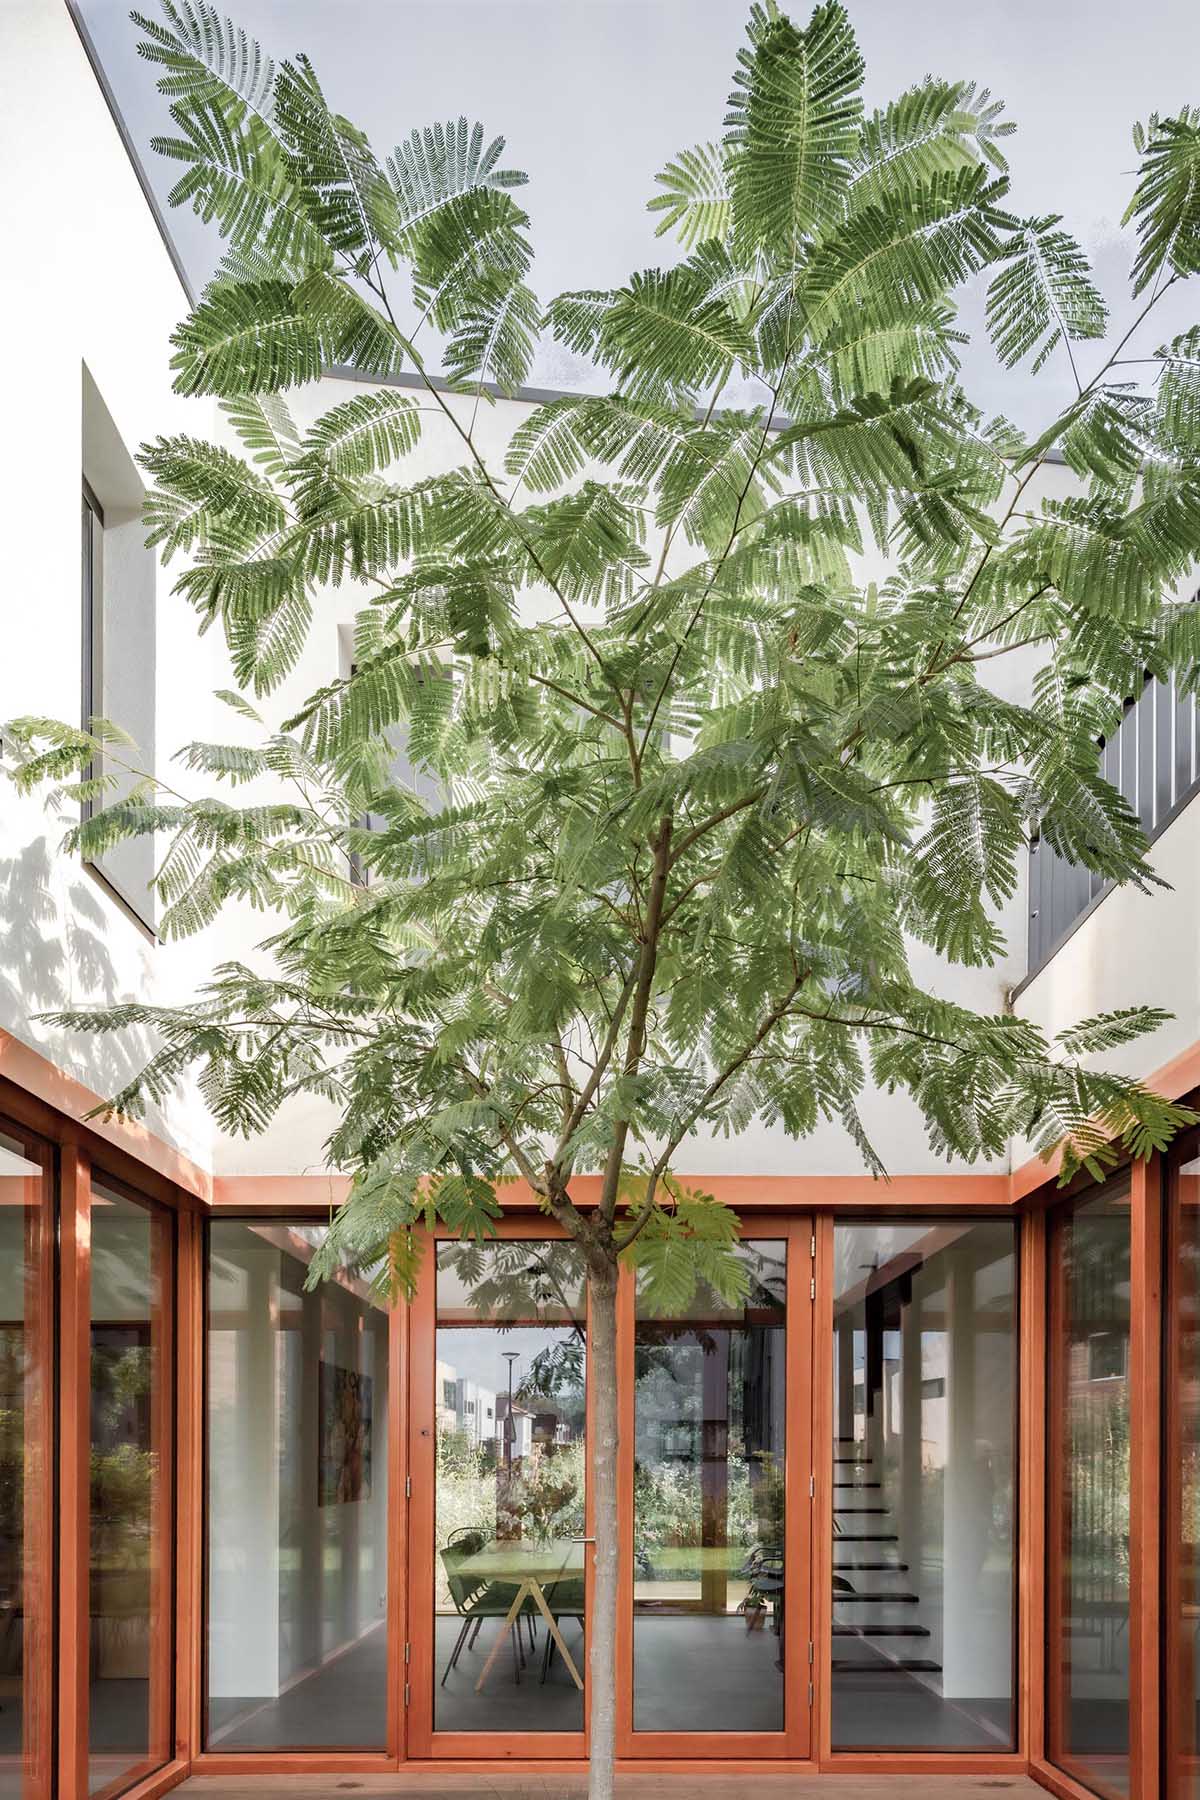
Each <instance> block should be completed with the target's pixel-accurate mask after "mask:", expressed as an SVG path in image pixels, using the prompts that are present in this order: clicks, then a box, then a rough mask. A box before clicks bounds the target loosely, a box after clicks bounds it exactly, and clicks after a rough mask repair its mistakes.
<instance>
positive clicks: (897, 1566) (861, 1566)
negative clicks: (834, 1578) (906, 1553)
mask: <svg viewBox="0 0 1200 1800" xmlns="http://www.w3.org/2000/svg"><path fill="white" fill-rule="evenodd" d="M854 1570H857V1571H858V1573H859V1574H860V1575H864V1574H866V1573H867V1572H868V1571H870V1573H872V1574H875V1575H878V1574H879V1573H880V1572H881V1571H883V1570H886V1571H887V1573H888V1574H889V1575H907V1574H908V1564H907V1563H834V1565H833V1572H834V1574H835V1575H847V1574H850V1573H851V1572H852V1571H854Z"/></svg>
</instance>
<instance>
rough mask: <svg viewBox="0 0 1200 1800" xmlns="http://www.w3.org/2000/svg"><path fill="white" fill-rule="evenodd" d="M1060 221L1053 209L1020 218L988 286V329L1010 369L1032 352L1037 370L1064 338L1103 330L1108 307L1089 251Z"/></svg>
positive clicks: (1074, 340) (1092, 335) (1093, 335)
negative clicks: (1095, 278)
mask: <svg viewBox="0 0 1200 1800" xmlns="http://www.w3.org/2000/svg"><path fill="white" fill-rule="evenodd" d="M1060 223H1061V221H1060V220H1059V218H1058V216H1057V215H1056V214H1050V215H1049V216H1047V217H1046V218H1044V219H1026V220H1024V221H1023V223H1022V225H1021V227H1020V230H1019V231H1018V232H1016V233H1014V235H1013V237H1012V238H1010V239H1009V241H1008V243H1007V244H1006V245H1005V248H1004V253H1003V261H1004V266H1003V268H1002V269H1001V271H1000V273H999V274H998V275H997V276H996V277H995V278H994V279H993V281H992V283H991V286H990V287H989V288H988V313H987V322H988V330H989V331H990V332H991V334H992V342H993V343H994V344H995V346H996V350H997V353H998V355H999V357H1000V360H1001V361H1002V362H1003V363H1004V364H1005V366H1006V367H1008V368H1010V369H1011V368H1013V367H1015V365H1016V364H1017V363H1019V362H1020V361H1021V359H1022V358H1023V357H1026V356H1029V355H1030V354H1031V353H1035V354H1034V356H1033V369H1034V373H1035V374H1036V372H1037V371H1038V369H1040V368H1041V366H1042V364H1043V363H1044V362H1045V361H1046V358H1047V357H1048V356H1049V355H1050V353H1051V352H1052V351H1053V350H1054V349H1055V348H1056V347H1057V346H1058V345H1059V344H1060V343H1062V342H1063V341H1064V340H1067V341H1069V342H1071V343H1077V342H1078V341H1079V340H1080V339H1083V338H1099V337H1103V336H1104V330H1105V325H1106V324H1107V321H1108V308H1107V307H1106V306H1105V304H1104V301H1103V299H1102V298H1101V296H1100V292H1099V290H1098V288H1097V287H1096V284H1095V282H1094V281H1093V280H1092V278H1091V271H1090V269H1089V266H1088V260H1087V257H1086V256H1085V255H1084V253H1083V251H1082V250H1081V249H1080V247H1079V245H1078V244H1077V243H1076V242H1075V239H1074V238H1073V237H1071V235H1070V234H1069V232H1066V231H1060V230H1059V229H1058V227H1059V225H1060Z"/></svg>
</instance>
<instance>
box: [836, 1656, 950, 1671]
mask: <svg viewBox="0 0 1200 1800" xmlns="http://www.w3.org/2000/svg"><path fill="white" fill-rule="evenodd" d="M829 1667H830V1668H831V1669H832V1671H833V1673H834V1674H835V1675H907V1674H910V1673H911V1674H914V1675H918V1674H919V1675H940V1674H941V1672H942V1665H941V1663H935V1662H929V1661H928V1660H927V1659H926V1658H925V1657H923V1656H903V1657H900V1658H899V1659H898V1660H897V1661H896V1662H846V1661H845V1660H843V1659H842V1658H840V1657H836V1656H835V1657H834V1658H833V1660H832V1661H831V1662H830V1665H829Z"/></svg>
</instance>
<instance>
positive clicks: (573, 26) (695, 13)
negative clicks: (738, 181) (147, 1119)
mask: <svg viewBox="0 0 1200 1800" xmlns="http://www.w3.org/2000/svg"><path fill="white" fill-rule="evenodd" d="M141 5H142V7H143V8H144V9H146V10H150V11H153V9H154V7H155V5H156V0H141ZM81 9H82V12H83V14H84V17H85V18H86V20H87V23H88V27H89V30H90V31H91V34H92V37H93V40H94V42H95V44H96V47H97V50H98V51H99V54H100V57H101V60H102V62H103V64H104V66H105V69H106V71H107V73H108V76H109V80H110V82H111V84H112V87H113V90H114V93H115V95H116V98H117V101H118V104H119V105H120V107H121V110H122V112H123V113H124V116H125V119H126V121H127V123H128V125H129V128H130V130H131V132H132V134H133V137H134V140H135V142H136V143H137V144H138V145H139V146H141V147H143V160H144V162H145V165H146V168H147V172H148V174H149V175H150V179H151V180H152V182H153V183H154V186H155V188H156V189H157V191H158V192H159V193H160V195H162V196H163V198H164V199H165V196H166V193H167V191H168V189H169V188H170V186H171V172H172V171H171V165H169V164H166V163H164V162H163V161H162V159H160V158H158V157H155V156H154V155H153V154H152V152H150V150H149V148H148V142H149V138H150V136H151V135H152V134H153V133H154V132H156V131H160V130H163V129H166V128H169V120H167V118H166V113H165V102H164V101H163V100H162V99H161V98H160V96H159V95H158V94H157V92H156V91H155V87H154V79H153V72H152V71H151V69H150V67H149V66H148V65H147V64H145V63H143V62H142V61H141V60H140V59H139V58H138V56H137V54H136V48H135V46H136V41H137V31H136V28H135V27H134V26H133V25H132V24H131V23H130V21H129V18H128V12H127V7H126V5H124V4H121V0H81ZM232 10H233V13H234V17H235V18H236V20H237V22H238V23H239V24H241V25H243V26H244V27H245V29H246V30H247V31H248V32H249V33H250V34H251V35H252V36H254V37H256V38H258V39H259V40H260V42H261V43H262V45H263V47H264V49H265V50H267V51H268V52H269V53H270V54H272V55H274V56H275V57H276V58H279V57H281V56H286V55H289V54H292V53H294V52H295V51H296V50H304V51H306V52H307V53H308V55H309V56H310V57H311V59H312V61H313V63H314V64H315V66H316V69H317V72H318V75H319V77H320V79H321V81H322V84H323V86H324V89H325V92H326V95H327V97H328V98H329V100H330V101H331V103H332V104H333V105H334V106H335V107H336V108H337V109H338V110H339V111H341V112H343V113H345V114H346V115H347V116H348V117H350V118H352V119H354V120H355V122H356V123H358V124H360V125H361V126H363V127H364V128H365V129H366V131H367V132H368V134H369V136H370V137H371V140H372V142H373V144H374V147H375V150H376V152H377V154H378V155H379V156H380V157H381V158H382V157H383V156H385V155H386V154H387V153H388V152H389V151H390V150H391V149H392V146H393V145H394V144H395V143H396V142H397V141H398V140H400V139H401V138H403V137H405V136H406V135H407V134H408V132H409V131H410V130H412V128H413V127H414V126H423V125H426V124H432V123H433V122H434V121H436V120H446V119H450V118H455V117H457V116H458V115H459V114H460V113H465V114H466V116H467V117H468V118H469V119H471V120H475V119H479V120H481V121H482V123H483V125H484V128H485V130H486V132H487V134H488V137H489V139H490V138H491V137H492V136H494V135H497V134H499V135H503V136H504V137H506V138H507V141H508V143H507V151H506V154H505V157H504V163H505V165H506V166H508V167H518V168H522V169H525V170H527V171H528V173H529V177H530V180H529V184H528V186H526V187H524V188H522V189H521V190H519V195H518V197H519V199H520V201H521V204H522V205H523V206H524V207H525V209H526V210H527V212H528V213H529V215H530V219H531V223H532V235H533V241H534V244H535V246H536V250H537V261H536V265H535V269H534V276H533V282H534V286H535V288H536V290H537V292H538V294H539V295H540V296H541V297H542V299H543V300H544V299H547V298H549V297H550V296H552V295H553V294H556V293H558V292H560V291H562V290H563V289H570V288H586V287H609V286H614V285H617V284H618V283H620V282H621V281H623V280H624V279H625V278H626V277H627V275H628V274H629V273H630V272H632V271H633V270H634V269H637V268H644V267H649V266H654V265H662V264H664V263H669V262H670V261H672V260H674V259H675V258H676V256H677V255H678V254H679V252H678V251H677V250H676V249H675V247H674V246H673V243H672V241H671V240H668V239H662V240H656V239H655V236H654V226H655V223H656V221H655V218H654V215H652V214H649V213H647V212H646V210H645V203H646V201H647V199H648V198H649V197H650V196H651V194H653V193H654V191H655V185H654V176H655V173H656V172H657V171H658V170H659V169H660V168H662V167H663V165H664V164H665V163H666V162H667V161H668V160H669V159H670V158H671V157H672V156H673V155H674V154H675V153H676V152H677V151H678V150H680V149H683V148H686V147H688V146H690V145H692V144H694V143H697V142H702V141H705V140H708V139H711V138H715V137H719V136H720V134H721V128H722V121H723V118H724V113H725V102H726V99H727V96H728V93H729V89H730V86H731V80H730V77H731V72H732V69H733V66H734V58H735V55H736V52H737V48H738V46H739V43H740V42H741V39H742V35H743V32H744V27H745V20H746V16H747V10H748V7H747V0H234V4H233V7H232ZM791 10H792V11H793V15H794V16H795V17H796V18H797V19H798V20H800V19H803V18H804V17H806V16H807V10H808V9H807V5H798V6H795V7H794V8H792V9H791ZM850 11H851V16H852V18H853V20H854V23H855V27H856V29H857V32H858V35H859V40H860V43H861V45H862V48H863V52H864V55H865V57H866V63H867V83H866V98H867V103H868V105H870V106H874V105H878V104H881V103H883V102H884V101H886V100H888V99H890V98H892V97H893V96H894V95H895V94H897V93H898V92H900V91H901V90H902V89H904V88H905V87H908V86H910V85H911V84H912V83H913V82H916V81H920V80H921V79H922V78H923V77H925V76H926V75H927V74H934V75H939V76H944V77H947V78H951V79H969V80H974V81H976V82H977V83H979V84H980V85H983V86H987V87H989V88H990V89H991V90H992V93H993V95H994V96H996V97H998V98H1001V99H1003V100H1004V101H1005V103H1006V106H1007V113H1008V116H1009V117H1011V118H1012V119H1014V120H1015V121H1016V122H1017V125H1018V131H1017V132H1016V134H1015V135H1014V136H1011V137H1009V138H1007V139H1006V140H1005V142H1004V148H1005V151H1006V153H1007V155H1008V157H1009V162H1010V170H1011V178H1012V191H1011V195H1010V199H1009V205H1010V206H1011V207H1012V208H1013V210H1015V211H1017V212H1019V213H1022V214H1030V213H1039V214H1040V213H1060V214H1062V215H1063V219H1064V223H1065V225H1066V227H1067V228H1068V229H1069V230H1070V231H1072V232H1073V233H1074V234H1075V235H1076V236H1077V237H1078V238H1079V239H1080V240H1081V242H1082V243H1083V244H1084V246H1085V248H1086V249H1087V250H1088V252H1089V254H1090V255H1091V256H1092V258H1093V262H1094V265H1095V269H1096V274H1097V278H1098V280H1099V282H1100V286H1101V288H1102V290H1103V292H1104V293H1105V296H1106V298H1107V299H1108V301H1109V304H1110V308H1111V311H1112V330H1113V332H1114V333H1115V334H1116V335H1117V336H1120V335H1121V333H1123V331H1124V330H1125V329H1126V327H1127V326H1128V324H1129V323H1130V322H1131V321H1132V319H1133V317H1134V315H1135V311H1136V308H1135V306H1134V304H1133V303H1132V301H1131V299H1130V295H1129V287H1128V270H1129V265H1130V262H1131V260H1132V245H1133V239H1132V236H1131V234H1130V233H1129V231H1127V230H1123V228H1122V226H1121V215H1122V213H1123V211H1124V209H1125V205H1126V202H1127V200H1128V197H1129V194H1130V191H1131V187H1132V178H1133V170H1134V167H1135V155H1134V151H1133V146H1132V141H1131V136H1130V131H1131V126H1132V124H1133V121H1134V120H1135V119H1139V118H1142V119H1144V118H1145V117H1146V116H1147V115H1148V114H1149V113H1150V112H1151V111H1154V110H1157V111H1158V112H1160V113H1170V112H1173V111H1177V110H1178V109H1179V108H1180V107H1182V106H1184V105H1186V104H1188V103H1189V102H1195V103H1200V6H1197V4H1196V0H1140V4H1138V5H1137V6H1136V7H1133V6H1131V5H1130V4H1129V0H906V3H905V4H897V3H896V0H851V4H850ZM172 228H173V232H174V235H175V239H176V243H177V245H178V247H179V250H180V253H181V255H182V258H183V261H184V264H185V266H186V267H187V268H188V270H189V273H190V274H191V275H192V278H193V280H194V281H195V282H196V283H197V284H201V283H202V282H203V280H204V279H205V277H206V275H207V274H208V272H209V271H210V269H211V267H212V265H213V264H214V263H215V261H216V258H217V255H218V254H219V244H218V243H217V241H216V239H215V234H214V233H213V232H212V231H211V230H210V229H209V228H206V227H204V226H202V225H201V224H200V223H199V221H197V220H196V219H195V218H193V217H192V216H191V215H190V213H187V214H185V213H183V212H181V211H177V212H175V213H174V214H173V215H172ZM981 286H982V284H981V283H978V282H977V283H975V284H974V285H973V287H972V288H971V289H969V290H967V291H966V292H965V294H964V295H963V297H962V304H961V316H962V324H963V327H964V328H965V329H967V330H969V331H971V332H972V334H973V336H975V337H976V338H978V339H982V338H983V337H984V333H983V331H982V311H983V307H982V293H981ZM1195 305H1196V302H1195V300H1194V299H1192V298H1190V297H1189V296H1188V295H1186V294H1185V295H1181V293H1180V290H1179V289H1176V290H1175V292H1174V293H1172V294H1170V295H1168V297H1167V301H1166V302H1165V303H1164V305H1163V307H1162V308H1161V309H1160V311H1159V312H1157V313H1156V315H1155V316H1154V318H1153V319H1152V320H1150V321H1149V322H1148V323H1147V325H1146V326H1145V327H1143V329H1142V331H1141V332H1140V333H1139V334H1138V336H1137V337H1136V338H1135V340H1133V341H1132V342H1131V343H1130V345H1129V346H1128V349H1127V352H1126V353H1127V354H1131V355H1136V354H1141V355H1147V354H1149V353H1151V352H1152V351H1153V350H1154V349H1155V347H1156V346H1157V345H1158V344H1160V343H1162V342H1163V341H1164V340H1165V339H1166V338H1167V337H1169V336H1171V335H1174V334H1175V333H1176V332H1178V331H1181V330H1183V329H1185V328H1186V327H1187V326H1189V325H1191V324H1193V323H1195V322H1196V313H1195V310H1194V309H1195ZM1102 358H1103V351H1098V350H1097V348H1096V347H1094V346H1091V345H1086V346H1084V348H1083V351H1082V353H1081V356H1080V366H1081V373H1082V374H1083V376H1084V379H1087V377H1088V376H1089V375H1090V374H1091V373H1092V372H1093V370H1094V369H1095V367H1096V366H1097V365H1098V363H1099V361H1101V360H1102ZM1130 373H1131V375H1132V374H1133V373H1135V371H1130ZM530 379H531V381H532V382H533V383H535V384H540V385H544V386H552V387H586V386H589V385H594V382H595V377H594V376H592V375H591V374H590V372H589V371H588V370H587V369H586V367H584V366H583V365H581V364H580V363H579V362H578V361H577V359H575V358H574V357H572V356H570V355H569V354H568V353H566V352H565V351H563V350H562V349H561V348H560V347H559V346H556V345H555V344H553V343H547V344H545V345H544V346H543V347H542V348H541V349H540V350H539V354H538V360H537V363H536V366H535V368H534V370H533V371H532V374H531V377H530ZM964 381H965V385H966V387H967V391H968V393H969V394H970V396H971V397H972V398H973V399H974V400H975V401H976V402H977V403H978V404H980V405H982V406H983V407H985V408H986V409H987V410H988V411H989V412H996V411H1002V412H1004V413H1005V414H1006V415H1007V416H1008V417H1009V418H1011V419H1013V420H1014V421H1015V422H1016V423H1017V424H1019V425H1020V426H1022V427H1023V428H1024V429H1026V430H1030V431H1032V430H1036V429H1038V428H1039V427H1040V425H1041V424H1042V423H1044V422H1046V421H1047V420H1048V419H1050V418H1051V417H1053V415H1054V413H1055V411H1056V410H1057V408H1058V407H1059V406H1060V405H1062V404H1063V403H1065V401H1066V400H1067V398H1068V397H1069V395H1070V393H1071V391H1073V390H1072V388H1071V385H1070V380H1069V375H1068V373H1067V371H1066V368H1065V359H1062V358H1058V359H1056V360H1055V363H1054V366H1053V367H1052V368H1048V369H1047V371H1046V372H1045V373H1044V374H1043V375H1042V376H1040V377H1039V378H1037V380H1033V381H1031V380H1030V378H1029V377H1028V376H1027V375H1026V374H1024V373H1022V372H1020V371H1018V372H1016V373H1015V374H1010V373H1009V372H1007V371H1005V370H1004V369H1002V368H1000V367H999V365H998V364H997V362H996V360H995V358H994V356H993V355H992V354H991V352H990V349H989V347H988V346H987V345H986V342H975V343H973V345H972V347H971V349H970V351H969V353H968V354H967V355H966V356H965V357H964Z"/></svg>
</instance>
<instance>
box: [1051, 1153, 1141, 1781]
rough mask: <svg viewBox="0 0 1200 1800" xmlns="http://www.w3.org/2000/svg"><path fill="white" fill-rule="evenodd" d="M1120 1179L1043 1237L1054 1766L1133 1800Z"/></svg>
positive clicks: (1125, 1198)
mask: <svg viewBox="0 0 1200 1800" xmlns="http://www.w3.org/2000/svg"><path fill="white" fill-rule="evenodd" d="M1130 1249H1131V1239H1130V1213H1129V1186H1128V1181H1127V1180H1122V1181H1120V1182H1117V1183H1113V1184H1112V1185H1110V1186H1109V1187H1108V1188H1107V1189H1105V1190H1104V1191H1103V1192H1101V1193H1100V1194H1096V1195H1094V1196H1093V1197H1090V1198H1088V1197H1085V1198H1083V1199H1081V1200H1079V1201H1076V1202H1073V1203H1071V1204H1070V1205H1068V1206H1067V1207H1065V1208H1064V1209H1062V1211H1061V1212H1059V1213H1058V1214H1056V1215H1055V1217H1054V1219H1053V1221H1052V1225H1051V1236H1050V1340H1051V1343H1050V1349H1051V1361H1050V1370H1051V1386H1050V1396H1049V1454H1050V1506H1051V1513H1050V1519H1049V1525H1048V1532H1049V1552H1050V1555H1049V1564H1048V1578H1047V1600H1048V1607H1049V1657H1048V1670H1047V1685H1048V1706H1047V1721H1046V1723H1047V1738H1048V1748H1049V1754H1050V1758H1051V1760H1052V1761H1053V1762H1056V1763H1058V1764H1059V1765H1060V1766H1061V1767H1062V1768H1064V1769H1066V1770H1068V1771H1069V1772H1070V1773H1071V1774H1074V1775H1075V1776H1077V1777H1078V1779H1079V1780H1081V1781H1083V1782H1085V1783H1086V1784H1087V1786H1088V1787H1092V1788H1096V1789H1097V1790H1099V1791H1100V1792H1105V1793H1113V1794H1126V1793H1128V1791H1129V1326H1130V1311H1129V1306H1130Z"/></svg>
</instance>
